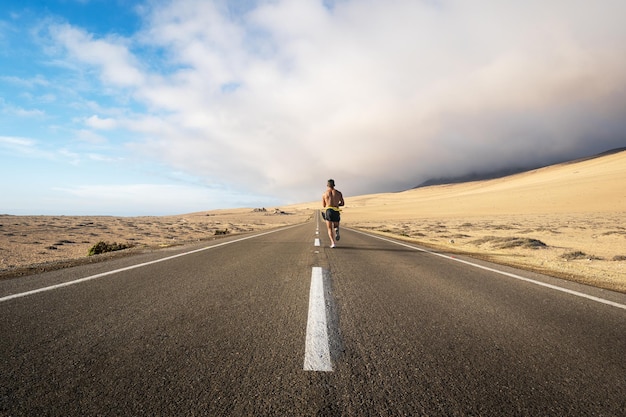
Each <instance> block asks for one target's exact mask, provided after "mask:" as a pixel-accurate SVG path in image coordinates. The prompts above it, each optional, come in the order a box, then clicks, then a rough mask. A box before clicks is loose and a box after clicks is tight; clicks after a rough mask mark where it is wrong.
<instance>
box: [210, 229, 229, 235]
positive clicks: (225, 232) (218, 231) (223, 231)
mask: <svg viewBox="0 0 626 417" xmlns="http://www.w3.org/2000/svg"><path fill="white" fill-rule="evenodd" d="M229 233H230V230H228V229H224V230H220V229H217V230H216V231H215V233H214V234H215V235H216V236H217V235H227V234H229Z"/></svg>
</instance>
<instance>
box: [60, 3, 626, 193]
mask: <svg viewBox="0 0 626 417" xmlns="http://www.w3.org/2000/svg"><path fill="white" fill-rule="evenodd" d="M151 4H154V8H152V9H145V10H146V11H145V29H144V31H143V32H141V33H138V34H136V36H135V37H134V38H133V39H121V38H115V37H111V36H108V37H103V38H96V37H95V36H93V35H90V34H88V33H86V32H84V31H83V30H80V29H77V28H73V27H71V26H67V25H62V26H55V27H54V28H53V30H52V33H53V35H54V36H55V38H56V39H57V40H58V41H59V42H61V43H62V44H63V45H64V47H65V48H66V49H67V51H68V52H69V56H70V57H71V58H72V59H74V60H77V61H78V62H82V63H83V64H87V65H89V66H90V67H93V68H96V69H98V71H99V74H100V77H101V80H102V82H103V83H105V84H106V85H107V86H108V87H110V88H113V89H115V88H122V89H129V90H131V91H132V96H133V97H134V99H135V100H137V101H138V102H139V103H140V104H141V105H143V106H145V108H147V109H148V112H147V113H145V114H139V113H136V114H132V115H127V117H125V118H123V119H122V118H117V119H115V120H113V119H104V118H100V117H98V116H92V117H90V118H89V119H88V120H87V121H86V123H87V125H88V126H89V127H92V128H97V129H110V128H113V127H124V128H125V129H127V130H129V131H131V132H135V133H141V134H142V136H143V140H141V141H136V142H134V143H131V144H129V145H128V146H129V148H130V149H133V150H135V151H137V152H141V153H143V154H145V155H149V156H151V157H153V158H157V159H159V160H161V161H163V162H165V163H166V164H168V165H170V166H172V167H173V168H174V169H179V170H183V171H185V172H189V173H191V174H193V175H196V176H200V177H203V178H206V180H207V181H208V182H213V181H217V182H222V183H225V184H230V185H231V186H233V187H236V188H238V189H241V190H253V191H254V192H255V193H264V194H268V195H274V196H279V197H280V198H284V199H285V200H289V201H300V200H302V199H309V198H317V195H318V194H319V192H321V190H322V189H323V188H324V184H325V181H326V179H327V178H328V177H334V178H335V179H336V180H337V183H338V185H341V187H340V188H342V189H343V191H344V192H346V193H347V194H348V195H349V194H355V193H364V192H374V191H383V190H392V189H401V188H407V187H410V186H414V185H417V183H419V182H420V181H422V180H425V179H427V178H428V177H431V176H439V175H460V174H464V173H467V172H468V171H475V170H490V169H492V168H493V169H498V168H502V167H507V166H511V165H523V164H529V163H543V162H547V161H549V160H553V159H555V158H561V157H563V158H567V157H572V156H577V155H580V154H581V153H584V152H588V151H596V150H597V151H601V150H604V149H602V148H603V147H604V148H608V147H612V146H618V145H622V146H623V144H624V141H625V139H624V137H623V132H624V131H625V128H626V114H625V113H626V25H623V22H622V21H621V20H622V18H621V17H622V16H624V15H626V3H624V2H623V1H618V0H601V1H600V2H588V1H583V0H568V1H565V0H555V1H551V2H547V3H546V2H540V1H536V0H531V1H526V2H512V1H504V2H494V1H487V0H483V1H475V2H462V1H453V0H441V1H436V2H433V1H415V0H393V1H386V0H368V1H356V0H352V1H350V0H346V1H341V2H336V3H335V4H334V5H333V7H331V8H327V7H324V5H323V2H321V1H312V0H297V1H296V0H279V1H267V2H265V1H261V2H259V4H258V5H257V7H255V8H252V9H251V10H250V11H248V12H247V13H246V14H243V15H241V14H233V13H229V11H228V10H227V9H226V7H227V2H211V1H200V0H177V1H175V2H173V1H172V2H162V3H158V2H155V3H151ZM138 50H149V51H159V53H154V52H152V53H151V54H150V55H149V57H148V58H146V57H145V56H142V55H140V54H139V53H138V52H136V51H138ZM148 59H149V60H150V64H148V63H147V60H148ZM154 60H156V61H157V62H156V64H155V62H154ZM157 70H158V71H157ZM598 148H600V149H598Z"/></svg>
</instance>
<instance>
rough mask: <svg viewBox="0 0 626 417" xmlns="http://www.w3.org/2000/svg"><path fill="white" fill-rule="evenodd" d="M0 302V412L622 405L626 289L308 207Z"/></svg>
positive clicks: (620, 409) (317, 411)
mask: <svg viewBox="0 0 626 417" xmlns="http://www.w3.org/2000/svg"><path fill="white" fill-rule="evenodd" d="M318 245H319V246H318ZM0 315H1V317H2V319H1V320H0V335H1V337H0V358H1V365H0V366H1V368H0V371H1V372H0V375H1V389H0V415H6V416H22V415H24V416H44V415H48V416H143V415H150V416H154V415H159V416H169V415H172V416H175V415H181V416H221V415H233V416H265V415H267V416H270V415H271V416H283V415H284V416H296V415H302V416H339V415H345V416H409V415H410V416H420V415H423V416H505V415H506V416H624V415H626V394H625V393H626V296H625V295H624V294H618V293H613V292H609V291H602V290H598V289H594V288H590V287H586V286H582V285H577V284H572V283H567V282H563V281H560V280H556V279H552V278H549V277H545V276H540V275H536V274H532V273H527V272H523V271H519V270H514V269H511V268H505V267H499V266H494V265H490V264H488V263H485V262H480V261H474V260H471V259H466V258H463V259H461V258H458V257H457V258H453V257H449V256H445V255H444V254H435V253H432V252H428V251H424V250H421V249H419V248H418V247H416V246H415V245H409V244H406V243H402V242H395V241H392V240H390V239H381V238H377V237H373V236H369V235H367V234H363V233H361V232H358V231H353V230H348V229H344V230H343V231H342V236H341V240H340V241H339V247H338V248H335V249H331V248H329V247H328V237H327V236H326V232H325V229H324V226H323V224H322V223H321V222H320V221H317V220H316V221H312V222H308V223H305V224H301V225H297V226H292V227H288V228H284V229H280V230H278V231H272V232H263V233H256V234H250V235H242V236H231V237H228V238H225V239H220V240H215V241H212V242H209V243H207V242H204V243H203V244H202V245H197V246H195V247H191V248H190V247H185V248H177V249H171V250H167V251H164V252H161V251H159V252H157V253H151V254H144V255H138V256H133V257H128V258H122V259H116V260H112V261H108V262H103V263H97V264H92V265H85V266H80V267H76V268H71V269H66V270H61V271H54V272H48V273H45V274H41V275H34V276H31V277H22V278H17V279H11V280H3V281H0Z"/></svg>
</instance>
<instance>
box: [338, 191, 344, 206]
mask: <svg viewBox="0 0 626 417" xmlns="http://www.w3.org/2000/svg"><path fill="white" fill-rule="evenodd" d="M343 204H344V203H343V194H342V193H341V191H340V192H339V202H338V203H337V205H338V206H339V207H341V206H343Z"/></svg>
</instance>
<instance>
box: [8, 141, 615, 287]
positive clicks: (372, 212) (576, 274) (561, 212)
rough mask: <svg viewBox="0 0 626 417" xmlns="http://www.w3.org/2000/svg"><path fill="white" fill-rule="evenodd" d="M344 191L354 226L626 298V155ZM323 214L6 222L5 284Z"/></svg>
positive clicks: (301, 209) (347, 220) (247, 212)
mask: <svg viewBox="0 0 626 417" xmlns="http://www.w3.org/2000/svg"><path fill="white" fill-rule="evenodd" d="M338 185H339V184H338ZM338 188H339V189H340V190H341V191H343V192H344V195H346V206H345V207H344V209H343V213H342V224H344V225H345V226H349V227H354V228H360V229H363V230H367V231H372V232H375V233H380V234H384V235H389V236H393V237H397V238H401V239H406V240H409V241H413V242H416V243H420V244H423V245H426V246H430V247H434V248H437V249H441V250H445V251H450V252H456V253H465V254H470V255H473V256H476V257H480V258H484V259H489V260H492V261H495V262H498V263H502V264H508V265H513V266H517V267H521V268H527V269H531V270H536V271H540V272H543V273H546V274H549V275H553V276H558V277H562V278H566V279H570V280H574V281H578V282H584V283H587V284H590V285H594V286H597V287H600V288H606V289H611V290H615V291H620V292H624V293H626V221H624V220H625V218H626V152H620V153H615V154H612V155H606V156H602V157H598V158H591V159H588V160H584V161H578V162H572V163H567V164H560V165H555V166H550V167H546V168H542V169H538V170H534V171H530V172H526V173H523V174H518V175H513V176H510V177H506V178H500V179H496V180H489V181H479V182H472V183H464V184H452V185H440V186H432V187H425V188H419V189H414V190H409V191H405V192H400V193H386V194H374V195H366V196H356V197H350V196H349V193H348V191H347V190H342V189H341V187H340V186H338ZM322 191H323V190H320V196H321V193H322ZM320 199H321V197H320ZM320 205H321V204H320V202H310V203H304V204H298V205H292V206H287V207H284V208H282V209H280V210H279V212H278V213H276V212H275V209H274V208H272V209H269V210H268V211H267V212H259V211H255V210H253V209H235V210H215V211H208V212H201V213H192V214H186V215H179V216H163V217H75V216H7V215H0V277H2V276H5V277H6V276H14V275H16V274H17V275H19V274H26V273H32V272H37V271H41V270H46V269H52V268H55V267H59V266H65V265H67V264H73V263H77V262H86V261H87V259H88V257H87V253H88V251H89V248H91V247H92V246H93V245H95V244H96V243H98V242H99V241H106V242H111V243H112V242H116V243H124V244H126V243H128V244H131V245H134V249H131V250H125V251H120V252H124V253H128V252H132V251H133V250H134V251H137V250H152V249H154V248H158V247H167V246H172V245H180V244H184V243H190V242H197V241H200V240H209V239H215V238H219V237H220V236H222V235H220V233H222V232H224V231H225V230H228V233H241V232H248V231H256V230H264V229H269V228H274V227H279V226H284V225H287V224H294V223H300V222H304V221H306V220H307V219H310V218H311V216H312V215H314V213H315V210H317V209H319V208H320ZM280 211H282V213H281V212H280ZM107 256H109V255H107ZM102 258H103V256H101V255H100V256H96V257H90V258H89V260H88V261H92V260H96V259H102Z"/></svg>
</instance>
